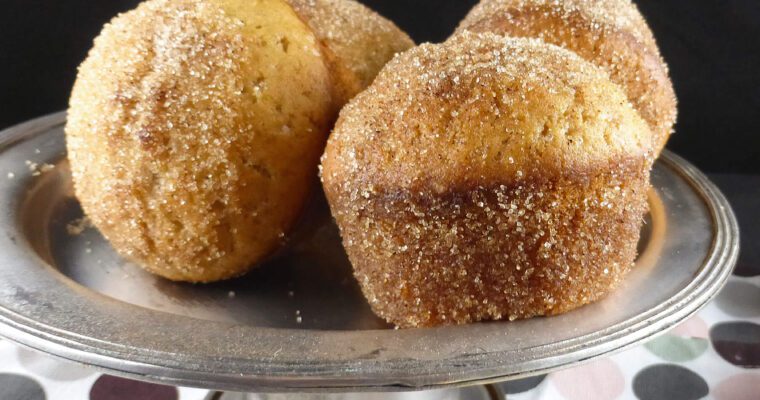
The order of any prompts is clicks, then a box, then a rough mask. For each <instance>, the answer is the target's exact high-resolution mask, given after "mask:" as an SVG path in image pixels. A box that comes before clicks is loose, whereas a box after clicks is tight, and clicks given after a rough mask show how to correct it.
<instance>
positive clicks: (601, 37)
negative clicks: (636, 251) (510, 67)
mask: <svg viewBox="0 0 760 400" xmlns="http://www.w3.org/2000/svg"><path fill="white" fill-rule="evenodd" d="M464 30H469V31H473V32H492V33H497V34H501V35H507V36H514V37H530V38H540V39H542V40H543V41H545V42H548V43H551V44H556V45H558V46H561V47H564V48H566V49H568V50H571V51H573V52H575V53H576V54H578V55H579V56H581V57H582V58H584V59H585V60H587V61H590V62H591V63H593V64H596V65H598V66H600V67H602V68H603V69H604V70H605V71H607V72H608V73H609V74H610V77H611V78H612V81H613V82H615V83H617V84H619V85H621V86H622V87H623V89H624V91H625V93H626V94H627V97H628V100H629V101H630V102H631V104H633V106H634V108H636V110H638V111H639V113H640V115H641V117H642V118H643V119H644V120H645V121H646V122H647V123H648V124H649V127H650V128H651V130H652V134H653V135H654V142H655V149H656V150H657V153H658V154H659V153H660V152H661V151H662V149H663V148H664V147H665V144H666V142H667V141H668V138H669V137H670V134H671V132H672V131H673V125H674V124H675V122H676V114H677V109H676V96H675V92H674V90H673V84H672V83H671V81H670V77H669V75H668V67H667V65H666V64H665V62H664V61H663V59H662V56H661V55H660V50H659V49H658V47H657V43H656V42H655V39H654V36H653V35H652V32H651V30H650V29H649V26H648V25H647V23H646V21H645V20H644V17H642V15H641V13H640V12H639V10H638V9H637V8H636V5H634V4H633V3H632V2H631V1H630V0H566V1H553V0H482V1H481V2H480V3H479V4H478V5H476V6H475V8H473V9H472V11H471V12H470V13H469V14H468V15H467V17H465V19H464V20H463V21H462V23H461V24H460V26H459V28H458V30H457V31H459V32H461V31H464Z"/></svg>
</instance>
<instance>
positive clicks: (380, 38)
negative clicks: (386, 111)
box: [288, 0, 414, 107]
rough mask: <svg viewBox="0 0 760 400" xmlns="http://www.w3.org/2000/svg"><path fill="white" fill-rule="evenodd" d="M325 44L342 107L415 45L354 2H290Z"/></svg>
mask: <svg viewBox="0 0 760 400" xmlns="http://www.w3.org/2000/svg"><path fill="white" fill-rule="evenodd" d="M288 2H289V3H290V4H291V5H292V6H293V8H294V9H295V10H296V12H297V13H298V14H299V15H300V16H301V17H302V18H303V19H304V21H306V23H307V24H308V25H309V26H310V27H311V28H312V29H313V30H314V33H315V34H316V35H317V38H319V39H320V41H321V42H322V43H323V45H324V51H325V56H326V57H327V60H328V66H329V67H330V69H331V71H332V73H333V76H334V77H335V80H336V88H337V91H338V93H337V100H338V103H339V105H340V106H341V107H342V106H343V105H344V104H345V103H346V102H347V101H348V100H350V99H351V98H352V97H354V96H355V95H356V94H357V93H359V92H360V91H362V90H364V88H366V87H367V86H369V84H370V83H372V80H373V79H375V76H376V75H377V73H378V72H380V69H381V68H382V67H383V66H384V65H385V63H387V62H388V61H389V60H390V59H391V58H392V57H393V56H394V55H395V54H396V53H400V52H402V51H405V50H407V49H409V48H411V47H412V46H414V42H413V41H412V39H410V38H409V36H408V35H407V34H406V33H405V32H404V31H402V30H401V29H399V28H398V27H397V26H396V25H395V24H394V23H393V22H391V21H389V20H387V19H385V18H383V17H382V16H380V15H379V14H377V13H376V12H374V11H373V10H371V9H369V8H367V7H366V6H364V5H362V4H361V3H359V2H357V1H354V0H288Z"/></svg>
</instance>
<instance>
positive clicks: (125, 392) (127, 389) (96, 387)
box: [90, 375, 179, 400]
mask: <svg viewBox="0 0 760 400" xmlns="http://www.w3.org/2000/svg"><path fill="white" fill-rule="evenodd" d="M178 397H179V393H178V392H177V388H175V387H173V386H166V385H158V384H155V383H147V382H140V381H134V380H131V379H125V378H119V377H116V376H110V375H103V376H101V377H100V378H98V380H97V381H95V383H94V384H93V385H92V389H90V400H177V399H178Z"/></svg>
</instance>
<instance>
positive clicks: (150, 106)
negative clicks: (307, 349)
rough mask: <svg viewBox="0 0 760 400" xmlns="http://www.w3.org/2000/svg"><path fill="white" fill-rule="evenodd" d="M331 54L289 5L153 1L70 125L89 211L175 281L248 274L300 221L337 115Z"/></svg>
mask: <svg viewBox="0 0 760 400" xmlns="http://www.w3.org/2000/svg"><path fill="white" fill-rule="evenodd" d="M320 51H321V46H320V43H319V41H318V39H317V38H316V37H315V35H314V34H313V33H312V31H311V29H310V28H309V27H308V26H306V24H304V23H303V21H302V20H301V19H300V18H299V16H298V15H297V14H296V13H295V11H294V10H293V9H292V7H291V6H290V5H288V4H287V3H285V2H284V1H282V0H261V1H245V0H206V1H201V0H150V1H147V2H145V3H143V4H141V5H140V6H138V8H137V9H136V10H134V11H130V12H128V13H125V14H122V15H120V16H118V17H117V18H115V19H114V20H113V21H112V22H111V23H110V24H108V25H107V26H106V27H105V28H104V30H103V32H102V34H101V35H100V36H99V37H98V38H97V39H96V41H95V46H94V48H93V49H92V51H91V52H90V54H89V56H88V58H87V60H86V61H85V62H84V63H83V64H82V66H81V67H80V70H79V76H78V78H77V82H76V85H75V87H74V90H73V93H72V96H71V101H70V108H69V114H68V123H67V125H66V138H67V147H68V155H69V160H70V161H71V168H72V173H73V180H74V184H75V189H76V194H77V197H78V198H79V200H80V202H81V204H82V206H83V208H84V211H85V213H86V214H87V216H88V217H89V218H90V219H91V220H92V222H93V223H94V225H95V226H96V227H97V228H98V229H99V230H100V231H101V232H102V233H103V234H104V235H105V236H106V237H107V238H108V240H109V241H110V242H111V244H112V245H113V247H114V248H115V249H116V250H117V251H118V252H119V253H120V254H121V255H123V256H124V257H126V258H128V259H130V260H133V261H136V262H137V263H139V264H140V265H142V266H143V267H145V268H146V269H147V270H149V271H151V272H153V273H155V274H158V275H161V276H163V277H166V278H169V279H173V280H181V281H192V282H209V281H216V280H221V279H226V278H230V277H234V276H237V275H241V274H243V273H245V272H247V271H248V270H249V269H250V268H251V267H252V266H253V265H255V264H256V263H257V262H259V261H261V260H262V259H263V258H265V257H266V256H267V255H269V254H270V253H271V252H272V251H274V250H275V249H276V248H277V247H278V246H279V245H280V242H281V241H282V239H283V237H284V235H285V233H287V232H288V230H289V229H290V227H291V225H292V224H293V223H294V221H295V219H296V218H297V216H298V214H299V212H300V210H301V208H302V206H303V204H304V202H305V200H306V198H307V195H308V193H309V190H310V187H311V182H312V180H313V177H314V175H315V173H316V170H317V164H318V162H319V156H320V154H321V153H322V150H323V147H324V143H325V141H326V137H327V134H328V130H329V126H330V124H331V123H332V121H333V119H334V115H335V114H334V104H333V99H332V97H331V96H332V92H333V87H332V83H331V77H330V71H329V69H328V68H327V66H326V64H325V62H324V58H323V57H322V55H321V52H320Z"/></svg>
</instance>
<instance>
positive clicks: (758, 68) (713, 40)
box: [0, 0, 760, 173]
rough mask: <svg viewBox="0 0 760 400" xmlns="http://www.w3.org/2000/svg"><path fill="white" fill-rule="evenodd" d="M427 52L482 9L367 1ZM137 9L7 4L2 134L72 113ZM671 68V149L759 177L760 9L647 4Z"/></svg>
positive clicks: (49, 0) (114, 0) (443, 0)
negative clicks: (76, 97) (103, 33)
mask: <svg viewBox="0 0 760 400" xmlns="http://www.w3.org/2000/svg"><path fill="white" fill-rule="evenodd" d="M364 2H365V3H366V4H368V5H370V6H372V7H374V8H375V9H376V10H377V11H379V12H380V13H381V14H384V15H385V16H387V17H389V18H391V19H392V20H393V21H395V22H396V23H397V24H398V25H399V26H401V27H402V28H403V29H405V30H407V32H409V33H410V35H411V36H412V37H413V38H414V39H415V40H416V41H418V42H422V41H440V40H443V39H445V38H446V37H447V36H448V35H449V34H450V33H451V31H452V30H453V29H454V27H455V26H456V25H457V23H458V22H459V20H460V19H461V18H462V17H463V16H464V14H465V13H466V12H467V11H468V10H469V9H470V7H471V6H472V5H473V4H474V3H475V1H474V0H364ZM137 3H138V1H137V0H66V1H55V0H3V1H2V2H0V128H4V127H7V126H10V125H12V124H15V123H18V122H21V121H24V120H26V119H29V118H33V117H36V116H40V115H43V114H46V113H50V112H53V111H58V110H62V109H64V108H65V107H66V102H67V98H68V93H69V91H70V88H71V86H72V84H73V81H74V77H75V75H76V67H77V65H78V64H79V63H80V62H81V61H82V59H83V58H84V57H85V55H86V54H87V50H88V49H89V47H90V46H91V44H92V39H93V38H94V37H95V36H96V35H97V33H98V32H99V31H100V28H101V27H102V25H103V23H105V22H107V21H108V20H109V19H110V18H111V17H113V16H114V15H115V14H116V13H117V12H120V11H125V10H128V9H130V8H133V7H134V6H135V5H136V4H137ZM637 4H638V5H639V8H640V9H641V11H642V12H643V13H644V15H645V16H646V17H647V19H648V20H649V23H650V25H651V26H652V29H653V30H654V31H655V35H656V36H657V39H658V42H659V44H660V46H661V48H662V53H663V55H664V56H665V59H666V60H667V61H668V63H669V64H670V67H671V75H672V78H673V81H674V83H675V86H676V92H677V94H678V97H679V101H680V105H679V110H680V115H679V120H678V125H677V128H676V135H674V136H673V138H672V139H671V141H670V143H669V144H668V147H669V148H670V149H671V150H674V151H675V152H677V153H679V154H681V155H683V156H685V157H686V158H688V159H689V160H691V161H692V162H694V163H696V164H697V165H698V166H699V167H700V168H702V169H704V170H706V171H710V172H735V173H736V172H739V173H760V161H758V158H760V136H759V134H760V131H759V130H758V128H759V126H758V125H760V124H759V123H758V121H760V117H759V116H758V114H760V1H757V0H707V1H703V0H698V1H695V0H691V1H689V0H638V1H637Z"/></svg>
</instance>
